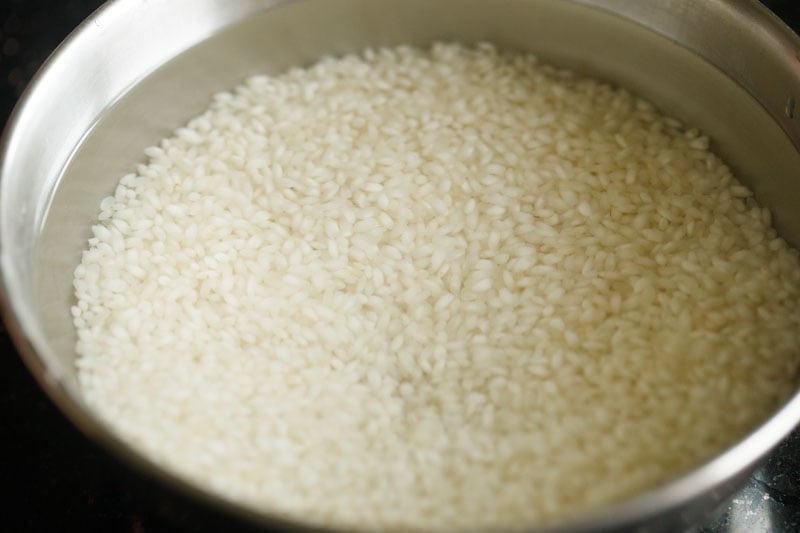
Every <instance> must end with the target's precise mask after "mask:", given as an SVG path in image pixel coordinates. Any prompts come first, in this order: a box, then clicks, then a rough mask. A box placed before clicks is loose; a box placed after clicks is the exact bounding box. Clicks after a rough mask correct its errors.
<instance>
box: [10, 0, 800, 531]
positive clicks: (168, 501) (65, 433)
mask: <svg viewBox="0 0 800 533" xmlns="http://www.w3.org/2000/svg"><path fill="white" fill-rule="evenodd" d="M655 1H658V0H655ZM698 1H706V0H698ZM101 3H102V2H101V1H99V0H0V125H2V124H5V122H6V120H7V118H8V115H9V113H10V112H11V109H12V107H13V106H14V103H15V102H16V100H17V98H18V97H19V95H20V94H21V93H22V91H23V90H24V88H25V86H26V85H27V83H28V82H29V81H30V79H31V77H32V76H33V75H34V74H35V72H36V70H37V69H38V68H39V66H40V65H41V63H42V61H43V60H44V59H45V58H46V57H47V56H48V55H49V54H50V53H51V52H52V50H53V49H54V48H55V47H56V46H57V45H58V43H59V42H61V40H62V39H64V37H66V36H67V34H68V33H69V32H70V31H72V29H73V28H75V27H76V26H77V25H78V24H79V23H80V22H81V21H82V20H83V19H84V18H86V16H88V15H89V14H90V13H91V12H92V11H93V10H94V9H96V8H97V7H98V6H99V5H100V4H101ZM764 3H765V4H766V5H767V6H768V7H770V8H771V9H772V10H773V11H775V12H776V13H777V14H778V15H779V16H781V17H782V18H783V19H784V20H785V21H786V22H787V23H788V24H789V25H790V26H792V27H793V28H795V30H796V31H797V30H798V29H800V2H799V1H797V0H783V1H781V0H773V1H765V2H764ZM0 354H1V355H0V485H1V486H2V487H4V488H5V489H6V490H5V491H4V493H5V495H4V496H3V497H2V498H0V531H9V532H11V531H45V532H47V531H67V530H70V531H72V530H75V531H104V532H116V531H121V532H124V531H130V532H137V533H138V532H158V531H189V530H191V531H196V530H198V529H202V530H208V531H212V530H221V529H229V528H223V527H222V524H223V522H222V521H221V520H222V519H221V517H219V516H217V515H214V514H208V511H205V510H203V509H201V508H199V507H197V506H194V505H192V504H191V503H189V502H187V501H186V500H184V499H182V498H181V497H179V496H177V495H175V494H173V493H169V492H166V491H165V490H164V489H161V488H159V486H158V485H157V484H155V483H153V482H151V481H150V480H147V479H143V478H142V477H141V476H139V475H138V474H136V473H134V472H133V471H131V470H130V469H129V468H127V467H126V466H124V465H121V464H120V463H119V462H117V461H116V460H115V459H113V458H111V457H109V456H108V455H107V454H106V453H105V452H104V451H102V450H100V449H98V448H97V447H96V446H95V445H94V444H92V443H90V442H89V441H88V440H87V439H86V438H85V437H84V436H83V435H81V434H80V433H79V432H78V431H77V430H76V429H75V428H74V427H73V426H72V425H71V424H70V423H69V422H67V421H66V420H65V419H64V417H63V416H62V415H61V414H60V413H59V412H58V411H57V410H56V409H55V407H53V405H52V404H51V403H50V401H49V400H48V399H47V398H46V397H45V396H44V394H43V393H42V392H41V391H40V389H39V387H38V386H37V385H36V383H35V382H34V381H33V379H32V377H31V376H30V374H29V373H28V372H27V370H26V369H25V368H24V366H23V364H22V362H21V361H20V359H19V357H18V356H17V354H16V351H15V350H14V348H13V346H12V344H11V342H10V341H9V339H8V335H7V334H6V333H5V331H4V330H3V328H2V325H1V324H0ZM239 527H241V526H239ZM693 531H695V532H702V533H723V532H737V533H739V532H742V533H743V532H748V533H751V532H752V533H758V532H768V531H775V532H794V531H800V432H796V433H795V434H794V435H793V436H792V437H790V438H789V439H788V440H787V441H786V442H785V443H784V444H783V445H782V446H781V447H780V448H779V449H778V450H777V451H776V452H775V453H774V454H773V455H772V456H770V458H769V459H768V461H767V462H766V463H765V464H764V466H763V467H762V468H761V469H759V470H758V471H757V472H756V473H755V474H754V475H753V476H752V477H751V478H750V479H749V480H748V483H747V484H746V485H745V487H744V488H743V489H742V490H741V491H740V492H739V493H737V494H736V495H735V496H734V497H733V498H732V500H731V501H730V502H729V503H727V504H725V505H723V506H722V507H721V508H720V509H719V510H718V512H717V515H716V518H715V519H713V520H710V521H709V522H708V523H706V524H699V525H698V526H697V527H696V528H695V529H694V530H693Z"/></svg>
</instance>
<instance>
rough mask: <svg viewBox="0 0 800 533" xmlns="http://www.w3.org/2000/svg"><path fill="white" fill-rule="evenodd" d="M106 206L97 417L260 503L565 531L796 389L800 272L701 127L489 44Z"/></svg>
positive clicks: (399, 74)
mask: <svg viewBox="0 0 800 533" xmlns="http://www.w3.org/2000/svg"><path fill="white" fill-rule="evenodd" d="M146 156H147V158H148V159H147V163H146V164H142V165H141V166H139V168H138V170H137V172H136V173H135V174H131V175H128V176H125V177H123V178H122V180H121V181H120V184H119V186H118V187H117V189H116V192H115V193H114V195H113V196H112V197H109V198H106V199H105V200H103V202H102V203H101V205H100V215H99V222H98V223H97V224H96V225H95V226H94V227H93V233H94V236H93V237H92V238H91V239H89V243H88V249H87V250H86V251H85V252H84V253H83V257H82V261H81V264H80V266H78V267H77V269H76V271H75V282H74V285H75V293H76V297H77V303H76V305H75V307H74V308H73V310H72V311H73V316H74V322H75V326H76V328H77V331H78V335H79V341H78V345H77V351H78V353H79V358H78V360H77V366H78V370H79V378H80V381H81V384H82V387H83V391H84V393H85V397H86V400H87V402H88V403H89V404H90V405H91V406H92V407H93V408H94V409H96V411H97V413H98V415H100V416H101V417H102V418H103V419H104V420H106V421H107V422H108V424H110V425H111V426H112V427H113V429H114V430H116V431H117V432H119V434H120V435H121V436H123V437H124V438H125V439H127V440H128V441H129V442H130V443H131V444H132V445H134V446H136V447H137V448H139V449H141V450H143V451H144V452H145V453H146V454H147V456H149V457H150V458H151V459H153V460H154V461H157V462H159V463H161V464H163V465H165V466H166V467H168V468H170V469H171V470H173V471H174V472H176V473H177V474H179V475H181V476H183V477H185V478H186V479H188V480H190V481H192V482H194V483H197V484H198V485H201V486H204V487H206V488H208V489H209V490H212V491H214V492H215V493H217V494H220V495H222V496H223V497H225V498H228V499H230V500H234V501H238V502H242V503H244V504H246V505H249V506H251V507H253V508H256V509H259V510H263V511H266V512H270V513H277V514H282V515H286V516H290V517H292V516H293V517H301V518H302V519H303V520H306V521H309V522H312V523H318V524H327V525H333V526H339V527H344V528H380V529H417V530H430V529H437V528H447V529H463V528H476V529H481V528H490V527H496V528H503V527H510V526H514V525H521V524H546V523H552V522H553V521H557V520H561V519H563V518H565V517H568V516H572V515H575V514H577V513H581V512H583V511H586V510H588V509H591V508H594V507H597V506H601V505H605V504H608V503H609V502H613V501H618V500H620V499H623V498H625V497H628V496H630V495H633V494H635V493H637V492H640V491H642V490H644V489H647V488H650V487H654V486H656V485H658V484H659V483H662V482H665V481H666V480H669V479H671V478H673V477H675V476H676V475H678V474H680V473H681V472H684V471H686V470H687V469H689V468H691V467H693V466H696V465H698V464H699V463H700V462H702V461H703V460H705V459H708V458H709V457H711V456H713V455H714V454H717V453H719V452H720V451H721V450H722V449H724V448H725V447H727V446H729V445H731V444H732V443H733V442H735V441H736V440H737V439H738V438H740V437H741V436H742V435H743V434H745V433H746V432H747V431H749V430H751V429H752V428H753V427H754V426H755V425H756V424H757V423H758V422H760V421H761V420H763V419H764V418H765V417H766V416H767V415H768V414H769V413H770V412H771V411H772V410H774V409H775V408H776V407H777V406H778V405H780V404H781V403H782V402H783V401H784V400H785V399H786V398H787V396H788V395H789V394H790V393H791V392H792V391H793V390H794V387H795V379H794V376H795V375H796V373H797V371H798V362H799V360H798V358H799V356H800V259H799V258H798V253H797V252H796V251H795V250H792V249H790V248H788V247H787V244H786V243H785V242H784V241H783V240H782V239H781V238H779V237H778V236H777V235H776V233H775V231H774V230H773V229H772V228H771V226H770V223H771V221H770V214H769V211H768V210H766V209H764V208H761V207H759V206H758V205H757V203H756V202H755V201H754V199H753V198H752V195H751V192H750V191H749V190H748V189H747V188H746V187H745V186H743V185H742V184H741V183H739V182H738V181H737V180H736V178H735V177H734V176H733V175H732V174H731V172H730V170H729V169H728V168H727V167H726V166H725V164H724V163H723V162H722V161H720V159H719V158H718V157H716V156H715V155H714V154H713V153H712V152H710V151H709V139H708V138H706V137H705V136H703V135H702V134H701V133H700V132H699V131H697V130H696V129H691V128H687V127H684V126H683V125H682V124H681V123H680V122H678V121H676V120H674V119H672V118H668V117H665V116H663V115H662V114H660V113H659V112H658V111H657V110H656V109H655V108H654V107H653V106H652V105H650V104H648V103H647V102H645V101H642V100H641V99H638V98H636V97H634V96H632V95H631V94H629V93H627V92H626V91H624V90H621V89H618V88H614V87H612V86H609V85H607V84H603V83H600V82H597V81H594V80H591V79H585V78H581V77H578V76H576V75H574V74H573V73H571V72H568V71H565V70H559V69H556V68H553V67H551V66H547V65H542V64H540V63H538V62H537V60H536V59H535V58H534V57H533V56H531V55H525V54H513V53H505V52H499V51H498V50H496V49H495V48H494V47H492V46H491V45H488V44H481V45H478V46H476V47H471V48H467V47H462V46H459V45H454V44H442V43H440V44H435V45H433V46H432V47H431V48H430V49H427V50H420V49H416V48H411V47H406V46H402V47H397V48H382V49H375V50H366V51H365V52H363V54H360V55H348V56H345V57H342V58H336V59H334V58H326V59H323V60H322V61H321V62H319V63H318V64H316V65H314V66H312V67H310V68H307V69H300V68H296V69H292V70H290V71H288V72H286V73H285V74H283V75H281V76H277V77H268V76H255V77H252V78H250V79H248V80H246V81H245V82H244V84H243V85H241V86H240V87H237V88H236V89H235V90H233V91H232V92H230V93H224V94H219V95H217V96H216V97H215V98H214V101H213V103H212V104H211V107H210V109H209V110H208V111H207V112H205V113H204V114H203V115H201V116H199V117H197V118H195V119H193V120H192V121H190V122H189V124H188V125H187V126H185V127H182V128H180V129H178V130H177V131H176V132H175V134H174V135H173V136H172V137H171V138H169V139H165V140H164V141H162V142H161V143H160V144H159V145H158V146H155V147H151V148H148V149H147V151H146Z"/></svg>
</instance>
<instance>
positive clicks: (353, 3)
mask: <svg viewBox="0 0 800 533" xmlns="http://www.w3.org/2000/svg"><path fill="white" fill-rule="evenodd" d="M442 39H445V40H458V41H463V42H476V41H481V40H488V41H492V42H494V43H496V44H498V45H499V46H501V47H506V48H513V49H522V50H530V51H533V52H535V53H536V54H537V55H539V57H540V58H542V59H543V60H545V61H548V62H552V63H557V64H559V65H562V66H565V67H569V68H572V69H575V70H577V71H578V72H580V73H583V74H587V75H591V76H595V77H598V78H601V79H604V80H608V81H610V82H613V83H615V84H619V85H621V86H624V87H626V88H629V89H630V90H632V91H634V92H636V93H638V94H640V95H642V96H644V97H645V98H647V99H649V100H650V101H652V102H654V103H655V104H656V105H657V106H659V107H661V108H662V109H665V110H667V111H668V112H669V113H670V114H671V115H673V116H677V117H679V118H682V119H684V120H686V121H687V122H689V123H692V124H693V125H696V126H699V127H700V128H701V129H703V130H704V131H705V132H706V133H708V134H709V135H710V136H711V138H712V139H713V148H714V150H715V151H716V152H717V153H718V154H719V155H721V156H722V157H723V158H724V159H725V160H726V161H727V162H728V163H729V164H730V165H731V167H732V168H733V169H734V170H735V171H736V173H737V174H738V176H739V177H740V178H741V179H742V181H743V182H744V183H745V184H747V185H748V186H749V187H750V188H751V189H752V190H753V191H755V195H756V197H757V199H758V200H759V201H760V203H761V204H762V205H765V206H767V207H769V208H770V209H771V210H772V212H773V215H774V222H775V225H776V229H777V230H778V232H779V233H780V234H781V236H782V237H784V238H785V239H786V240H787V241H788V242H789V243H790V244H792V245H793V246H795V247H797V246H798V245H800V153H799V152H798V147H800V108H798V104H797V102H798V100H800V59H799V57H800V56H798V51H799V50H800V39H798V37H797V36H796V35H795V34H793V33H792V32H791V30H789V29H788V28H787V27H786V26H784V25H783V24H782V23H781V22H780V21H779V20H778V19H777V18H776V17H774V16H773V15H772V14H771V13H770V12H768V11H767V10H766V9H765V8H764V7H762V6H761V5H760V4H759V3H757V2H756V1H754V0H703V1H695V0H225V1H221V0H169V1H167V0H158V1H156V0H151V1H141V0H114V1H111V2H108V3H107V4H106V5H105V6H104V7H102V8H101V9H100V10H98V11H97V12H95V13H94V14H93V15H92V16H90V17H89V18H88V19H87V20H86V21H85V22H84V23H83V24H82V25H81V26H80V27H79V28H78V29H77V30H76V31H75V32H74V33H73V34H72V35H71V36H70V37H69V38H68V39H67V40H66V41H65V42H64V43H63V44H62V45H61V46H60V47H59V48H58V50H57V51H56V52H55V53H54V54H53V56H52V57H51V58H50V59H49V60H48V62H47V63H46V65H45V66H44V67H43V69H42V70H41V71H40V73H39V74H38V75H37V77H36V79H35V80H34V82H33V83H32V84H31V86H30V88H29V89H28V91H27V92H26V94H25V95H24V97H23V98H22V100H21V101H20V103H19V105H18V106H17V108H16V110H15V112H14V114H13V115H12V118H11V120H10V121H9V124H8V127H7V130H6V132H5V135H4V138H3V142H2V154H1V155H2V162H1V165H0V267H1V268H2V276H1V278H2V282H1V283H0V285H1V286H2V302H3V305H2V308H3V316H4V319H5V321H6V324H7V325H8V328H9V330H10V331H11V333H12V335H13V338H14V340H15V342H16V345H17V346H18V348H19V351H20V353H21V354H22V357H23V359H24V360H25V363H26V364H27V366H28V367H29V368H30V370H31V372H32V373H33V374H34V376H35V377H36V378H37V379H38V381H39V382H40V384H41V386H42V387H43V388H44V389H45V391H46V392H47V393H48V394H49V396H50V397H51V398H52V400H53V402H54V403H55V404H56V405H57V406H58V407H59V408H60V409H61V410H62V411H63V412H64V413H65V414H66V415H67V416H68V418H69V419H70V420H72V422H73V423H74V424H75V425H76V426H78V428H80V429H81V430H82V431H83V432H84V433H85V434H86V435H88V436H89V437H90V438H91V439H93V440H95V441H96V442H98V443H100V444H101V445H103V446H104V447H106V448H107V449H108V450H109V451H111V452H112V454H114V455H116V456H118V457H120V458H121V459H123V460H124V461H127V462H128V463H129V464H131V465H133V466H134V468H136V469H140V470H142V471H144V472H147V473H148V474H149V475H152V476H155V477H156V478H157V479H158V480H159V481H160V482H161V483H164V484H167V485H169V486H171V487H177V488H178V490H179V491H181V492H183V493H187V494H189V495H190V496H191V497H192V498H195V499H197V500H199V501H201V502H202V503H203V504H204V505H207V506H211V507H215V508H219V509H222V510H223V512H225V513H228V514H230V515H231V516H232V517H238V518H242V517H245V518H246V519H247V520H249V521H250V522H251V523H254V524H258V525H262V526H291V525H294V526H300V527H303V526H304V524H303V522H302V519H301V518H298V519H297V520H296V521H291V520H287V519H286V518H285V517H284V518H279V517H277V515H275V514H274V513H272V512H271V510H270V509H268V508H267V509H264V510H263V512H256V511H253V510H251V509H246V508H244V507H241V506H238V505H237V504H236V503H235V502H229V501H224V500H223V499H221V498H218V497H217V496H214V495H212V494H210V493H209V492H206V491H205V490H204V489H203V488H202V487H197V486H192V485H189V484H187V483H186V482H184V481H182V480H180V479H178V478H176V477H175V476H174V475H173V474H171V473H169V472H168V471H166V470H165V469H163V468H162V467H161V466H159V465H157V464H155V463H153V462H151V461H150V460H149V459H148V458H147V457H146V456H144V455H142V454H141V453H140V451H139V450H137V449H135V448H133V447H131V446H130V445H129V444H127V443H126V442H123V441H122V440H120V439H119V438H118V437H117V435H116V434H115V433H114V432H112V431H111V430H110V428H108V427H107V426H106V425H104V424H103V423H102V422H101V421H100V420H99V419H98V417H97V416H96V415H95V413H94V412H93V411H92V410H91V409H89V408H88V407H87V406H86V404H85V403H84V400H83V398H82V396H81V390H80V388H79V386H78V383H77V379H76V370H75V366H74V360H75V349H74V346H75V341H76V334H75V331H74V329H73V326H72V323H71V317H70V312H69V308H70V305H71V304H72V302H73V301H74V297H73V294H72V285H71V281H72V275H73V271H74V268H75V266H76V265H77V264H78V262H79V260H80V252H81V250H82V249H83V247H84V246H85V243H86V241H87V239H88V237H89V236H90V235H89V232H90V223H91V222H92V221H93V219H94V218H95V216H96V212H97V206H98V205H99V202H100V200H101V199H102V198H103V197H104V196H106V195H108V194H110V193H111V192H112V191H113V190H114V187H115V185H116V183H117V181H118V180H119V178H120V177H121V176H122V175H123V174H125V173H127V172H129V171H131V170H133V169H134V168H135V165H136V164H137V163H139V162H141V161H142V159H143V155H142V154H143V150H144V148H145V147H147V146H149V145H151V144H154V143H155V142H157V141H158V140H159V139H161V138H163V137H165V136H167V135H169V134H170V133H171V132H172V131H173V130H174V128H175V127H176V126H178V125H181V124H183V123H184V122H185V121H186V120H188V119H189V118H191V117H192V116H195V115H197V114H199V113H200V112H201V111H203V110H204V109H205V108H206V107H207V105H208V103H209V100H210V96H211V95H212V94H213V93H215V92H218V91H220V90H224V89H227V88H230V87H232V86H234V85H236V84H237V83H238V82H240V81H241V80H242V79H243V78H245V77H246V76H248V75H250V74H254V73H262V72H266V73H278V72H280V71H283V70H285V69H286V68H288V67H290V66H295V65H308V64H310V63H312V62H313V61H315V60H316V59H318V58H320V57H321V56H323V55H326V54H341V53H345V52H352V51H357V50H360V49H362V48H364V47H366V46H375V45H394V44H401V43H410V44H418V45H424V44H427V43H430V42H432V41H435V40H442ZM798 421H800V396H798V395H795V396H794V397H793V398H792V399H790V400H789V401H788V402H787V403H786V404H785V405H784V406H783V407H781V408H780V409H779V410H778V411H776V412H775V413H774V414H773V415H772V416H771V417H770V418H769V419H768V420H765V421H764V422H763V424H761V425H760V426H759V427H758V428H755V429H754V430H753V431H752V432H751V433H750V434H749V435H747V436H746V437H745V438H744V439H742V440H740V441H739V442H738V443H735V444H734V445H733V446H731V447H730V448H729V449H727V450H725V451H724V452H723V453H721V454H719V455H718V456H717V457H715V458H714V459H712V460H711V461H708V462H707V463H705V464H703V465H700V466H699V467H698V468H696V469H695V470H693V471H692V472H690V473H688V474H685V475H683V476H682V477H679V478H677V479H675V480H673V481H671V482H669V483H667V484H665V485H663V486H660V487H656V488H654V489H653V490H650V491H647V492H645V493H642V494H640V495H637V496H636V497H634V498H632V499H630V500H628V501H625V502H622V503H619V504H615V505H613V506H609V507H607V508H604V509H602V510H600V511H597V512H595V513H593V514H591V515H587V516H583V517H579V518H577V519H574V520H571V521H570V522H568V523H564V524H561V525H557V526H555V527H554V528H550V530H556V531H606V530H621V531H622V530H636V531H675V530H676V529H679V528H681V527H685V526H686V525H687V524H690V523H693V522H695V521H696V520H698V519H701V518H702V517H703V516H704V515H705V514H706V513H708V512H709V510H711V509H713V508H715V507H716V506H717V505H718V504H719V502H720V501H722V500H723V499H724V498H725V497H727V496H728V495H730V494H731V493H732V491H733V489H735V488H736V487H737V486H738V485H739V484H741V483H742V482H743V480H744V479H745V478H746V476H747V475H748V474H749V473H750V472H751V470H752V469H753V468H754V467H755V465H757V463H758V462H759V460H760V459H762V458H763V457H764V456H765V454H767V453H768V452H769V451H770V450H771V449H772V448H773V447H774V446H775V445H776V444H778V443H779V442H780V441H781V440H782V439H783V438H784V437H785V436H786V435H788V433H789V432H790V431H791V430H792V429H793V428H794V427H795V425H796V424H797V423H798ZM524 526H525V524H521V525H520V529H528V530H536V528H535V527H530V528H526V527H524Z"/></svg>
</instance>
